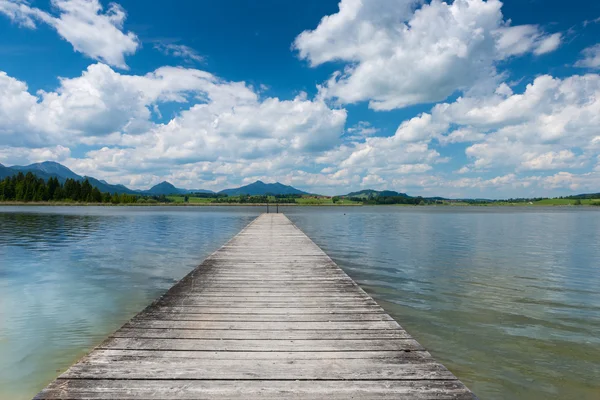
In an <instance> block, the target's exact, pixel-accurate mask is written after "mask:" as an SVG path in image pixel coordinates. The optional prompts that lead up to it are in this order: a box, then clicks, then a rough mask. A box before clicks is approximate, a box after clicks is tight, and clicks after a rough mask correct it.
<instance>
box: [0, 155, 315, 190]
mask: <svg viewBox="0 0 600 400" xmlns="http://www.w3.org/2000/svg"><path fill="white" fill-rule="evenodd" d="M19 172H22V173H24V174H26V173H27V172H31V173H33V174H35V175H36V176H37V177H38V178H42V179H44V180H48V179H49V178H57V179H58V180H59V181H60V182H61V183H64V182H65V180H67V179H75V180H77V181H83V180H85V179H87V180H88V181H89V182H90V184H91V185H92V186H95V187H97V188H98V190H100V191H101V192H103V193H104V192H109V193H119V194H121V193H127V194H139V195H151V196H160V195H168V194H189V193H215V192H213V191H212V190H206V189H181V188H177V187H175V186H174V185H173V184H171V183H169V182H166V181H165V182H161V183H159V184H157V185H154V186H153V187H151V188H150V189H148V190H135V189H130V188H128V187H127V186H124V185H112V184H110V183H108V182H106V181H105V180H99V179H96V178H94V177H91V176H82V175H78V174H76V173H75V172H73V171H71V170H70V169H69V168H67V167H65V166H64V165H62V164H59V163H57V162H54V161H44V162H41V163H35V164H30V165H23V166H22V165H14V166H12V167H6V166H4V165H2V164H0V179H4V178H5V177H7V176H13V175H16V174H18V173H19ZM218 194H223V195H228V196H239V195H242V194H244V195H246V194H247V195H251V196H256V195H265V194H271V195H286V194H298V195H303V194H308V193H307V192H303V191H302V190H298V189H296V188H294V187H292V186H287V185H283V184H281V183H279V182H277V183H264V182H262V181H256V182H254V183H251V184H249V185H245V186H241V187H238V188H232V189H225V190H221V191H220V192H218Z"/></svg>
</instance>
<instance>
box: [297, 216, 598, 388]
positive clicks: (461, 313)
mask: <svg viewBox="0 0 600 400" xmlns="http://www.w3.org/2000/svg"><path fill="white" fill-rule="evenodd" d="M286 212H287V213H288V215H289V216H290V218H291V219H292V220H293V221H294V222H295V223H296V224H297V225H298V226H299V227H300V228H301V229H303V230H304V231H305V232H306V233H307V234H308V235H309V236H311V238H313V239H314V240H315V241H316V242H317V244H319V245H321V246H322V247H323V248H324V249H325V250H326V251H327V252H328V254H330V255H331V256H332V258H334V260H335V261H337V262H338V263H339V264H340V265H341V266H342V267H343V268H344V269H345V270H346V271H347V272H348V273H349V274H350V275H351V276H352V277H353V278H355V279H356V280H357V281H358V282H359V283H360V284H361V286H363V287H364V288H365V289H366V290H367V291H368V292H369V293H370V294H372V295H373V296H374V297H375V298H377V300H378V301H379V302H380V303H382V304H383V305H384V307H385V308H386V309H387V311H388V312H390V313H392V314H393V315H394V316H395V317H396V318H397V319H398V320H399V321H400V322H401V323H402V324H403V325H404V327H405V328H406V329H408V330H409V331H410V332H411V333H412V334H413V335H414V336H415V337H416V338H417V339H418V340H419V341H421V342H422V344H423V345H425V346H426V347H427V348H428V349H430V350H431V352H432V353H433V354H434V356H436V357H438V358H439V359H440V360H441V361H442V362H444V364H446V366H448V367H449V368H450V369H451V370H452V371H453V372H455V373H456V374H457V375H458V376H459V377H460V378H461V379H463V380H464V381H465V383H467V384H468V385H469V387H471V388H472V389H473V390H474V391H475V392H476V393H477V394H478V395H479V396H480V397H481V398H482V399H504V398H519V399H548V398H556V399H562V398H578V399H597V398H600V380H599V379H598V377H599V376H600V335H598V331H599V330H598V328H599V327H600V291H599V290H598V288H599V287H600V265H599V263H598V260H599V259H600V213H598V212H597V211H596V210H589V209H583V210H564V209H535V210H531V209H515V208H506V209H503V208H491V209H478V208H464V209H462V208H461V209H454V208H452V209H450V208H434V207H431V208H414V207H361V208H344V209H342V208H336V209H328V210H323V209H310V210H307V209H300V208H296V209H293V208H288V210H286Z"/></svg>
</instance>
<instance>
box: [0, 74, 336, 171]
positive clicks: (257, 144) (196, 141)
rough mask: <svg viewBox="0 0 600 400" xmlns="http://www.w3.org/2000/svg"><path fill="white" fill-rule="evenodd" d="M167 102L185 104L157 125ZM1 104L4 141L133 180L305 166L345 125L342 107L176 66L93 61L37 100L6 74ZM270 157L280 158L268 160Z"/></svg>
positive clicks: (2, 80)
mask: <svg viewBox="0 0 600 400" xmlns="http://www.w3.org/2000/svg"><path fill="white" fill-rule="evenodd" d="M165 102H178V103H181V107H182V108H183V110H182V111H180V112H178V113H177V115H176V116H175V117H173V118H172V119H170V120H169V121H168V122H166V123H157V122H156V121H155V118H154V117H153V113H156V109H157V108H160V106H161V105H163V104H164V103H165ZM0 105H2V106H3V107H1V109H0V117H4V116H5V115H4V114H6V117H7V118H0V135H2V143H3V144H5V145H10V146H14V147H21V148H48V147H50V146H56V145H64V144H65V143H69V145H70V146H77V145H79V144H86V145H90V146H94V147H96V148H97V149H95V150H91V151H88V153H87V154H86V158H85V160H66V163H67V164H68V165H70V166H74V167H75V168H77V169H76V170H77V171H78V172H81V173H90V174H93V172H94V171H96V172H98V171H107V172H108V173H109V176H110V174H111V173H112V172H114V173H115V176H117V173H118V172H119V173H122V174H123V175H124V176H125V177H129V178H128V179H130V182H139V181H140V178H139V175H142V174H143V173H146V174H149V175H150V179H154V178H152V174H153V173H154V172H157V171H161V173H163V174H164V171H168V170H177V169H178V168H180V167H179V166H182V165H186V168H191V167H190V166H198V165H203V168H205V173H204V176H205V177H206V178H207V179H208V180H215V179H216V178H217V176H216V174H219V173H223V174H224V173H231V174H238V176H239V175H246V176H247V175H251V174H257V173H260V172H261V171H265V168H266V167H265V166H268V165H269V163H271V164H272V165H273V164H277V165H278V168H281V167H282V166H285V168H288V167H289V168H291V167H292V165H294V163H296V164H300V165H307V164H310V163H311V161H310V157H309V155H310V154H312V153H320V152H323V151H327V150H329V149H331V148H333V147H334V146H335V145H336V144H337V143H338V141H339V140H340V137H341V135H342V134H343V132H344V126H345V122H346V110H344V109H336V108H331V107H329V106H328V105H327V104H326V103H324V102H323V101H320V100H310V99H308V98H307V96H306V94H305V93H301V94H299V95H298V96H296V97H295V98H293V99H290V100H281V99H279V98H276V97H267V98H261V96H259V94H258V93H257V92H256V91H255V90H254V89H253V87H252V86H250V85H247V84H246V83H244V82H230V81H225V80H222V79H220V78H219V77H217V76H215V75H213V74H210V73H208V72H205V71H201V70H197V69H188V68H175V67H162V68H159V69H157V70H155V71H153V72H151V73H148V74H146V75H126V74H120V73H117V72H115V71H114V70H113V69H112V68H110V67H109V66H107V65H105V64H94V65H91V66H89V67H88V68H87V70H85V71H84V72H83V73H82V75H81V76H79V77H75V78H63V79H61V80H60V86H59V87H58V88H57V89H56V90H55V91H52V92H44V91H40V92H38V93H37V94H36V95H33V94H31V93H29V92H28V88H27V85H26V84H25V83H24V82H21V81H19V80H17V79H15V78H12V77H10V76H8V75H7V74H5V73H0ZM9 117H10V118H9ZM273 159H280V161H278V162H277V163H273V162H272V161H269V162H268V163H263V162H262V161H264V160H273ZM202 163H204V164H202ZM226 167H230V170H229V171H227V170H226ZM248 168H250V169H248ZM296 169H297V167H296ZM196 171H198V170H196ZM270 171H272V170H270ZM180 178H182V177H181V176H180ZM157 179H158V178H157Z"/></svg>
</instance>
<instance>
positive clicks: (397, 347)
mask: <svg viewBox="0 0 600 400" xmlns="http://www.w3.org/2000/svg"><path fill="white" fill-rule="evenodd" d="M99 348H101V349H121V350H125V349H133V350H171V351H177V350H181V351H183V350H188V351H377V350H385V351H401V350H411V351H412V350H424V349H423V347H422V346H421V345H420V344H419V343H418V342H417V341H415V340H412V339H397V340H387V339H381V340H326V339H325V340H282V339H273V340H256V339H255V340H251V339H250V340H226V339H223V340H221V339H216V340H208V339H207V340H204V339H198V340H196V339H140V338H109V339H107V340H106V341H105V342H104V343H102V344H101V345H100V346H99Z"/></svg>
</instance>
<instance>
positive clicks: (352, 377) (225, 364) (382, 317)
mask: <svg viewBox="0 0 600 400" xmlns="http://www.w3.org/2000/svg"><path fill="white" fill-rule="evenodd" d="M37 398H39V399H116V398H121V399H130V400H132V399H141V398H144V399H155V400H157V399H209V398H210V399H242V398H243V399H255V398H256V399H259V398H262V399H280V398H294V399H316V398H328V399H349V398H365V399H366V398H369V399H371V398H372V399H392V398H393V399H404V398H411V399H425V398H427V399H432V398H435V399H466V398H473V395H472V393H471V392H469V390H468V389H467V388H466V387H465V386H464V385H463V384H462V383H461V382H460V381H458V380H457V379H456V377H455V376H454V375H452V374H451V373H450V372H449V371H448V370H447V369H446V368H445V367H443V366H442V365H441V364H439V363H437V362H436V361H435V360H434V359H433V358H432V357H431V355H430V354H429V353H428V352H427V351H425V350H424V349H423V347H422V346H421V345H420V344H419V343H418V342H417V341H415V340H414V339H413V338H412V337H411V336H410V335H409V334H408V333H407V332H406V331H404V330H403V329H402V328H401V327H400V326H399V325H398V324H397V323H396V322H395V321H394V320H393V319H392V318H391V317H390V316H389V315H388V314H386V313H385V312H384V311H383V309H382V308H381V307H380V306H379V305H377V303H376V302H375V301H374V300H373V299H372V298H371V297H370V296H368V295H367V294H366V293H365V292H364V291H363V290H362V289H361V288H360V287H359V286H358V285H356V283H355V282H354V281H353V280H352V279H350V278H349V277H348V276H347V275H346V274H345V273H344V272H343V271H342V270H341V269H340V268H339V267H338V266H337V265H336V264H335V263H334V262H333V261H332V260H331V259H330V258H329V257H328V256H327V255H326V254H325V253H324V252H323V251H322V250H321V249H320V248H319V247H318V246H317V245H316V244H314V243H313V242H312V241H311V240H310V239H309V238H308V237H307V236H306V235H304V233H302V232H301V231H300V230H299V229H298V228H296V227H295V226H294V225H293V224H292V223H291V222H290V221H289V220H288V219H287V218H286V217H285V216H283V215H281V214H279V215H272V214H271V215H262V216H261V217H259V218H257V219H256V220H254V221H253V222H252V223H250V224H249V225H248V226H247V227H246V228H244V229H243V230H242V232H240V233H239V234H238V235H236V236H235V237H234V238H233V239H232V240H230V241H229V243H228V244H226V245H225V246H223V247H222V248H221V249H220V250H219V251H217V252H216V253H214V254H212V255H211V256H210V257H208V258H207V259H206V260H205V261H204V262H203V263H202V264H201V265H200V266H199V267H198V268H196V269H195V270H194V271H192V272H191V273H190V274H188V275H187V276H186V277H185V278H184V279H182V280H181V281H180V282H179V283H178V284H176V285H175V286H173V287H172V288H171V289H170V290H169V291H168V292H167V293H166V294H165V295H163V296H161V298H159V299H157V300H156V301H155V302H154V303H153V304H151V305H150V306H149V307H147V308H146V309H145V310H143V311H142V312H141V313H139V314H138V315H137V316H136V317H134V318H133V319H132V320H131V321H129V322H128V323H127V324H125V325H124V326H123V327H122V328H121V329H119V330H118V331H117V332H115V333H114V334H113V335H111V336H110V337H109V338H108V339H106V340H105V341H104V342H103V343H102V344H100V345H99V346H98V347H97V348H96V349H95V350H94V351H93V352H91V353H90V354H89V355H88V356H86V357H84V358H83V359H82V360H80V361H79V362H78V363H76V364H75V365H73V366H72V367H71V368H70V369H69V370H68V371H67V372H65V373H64V374H63V375H61V376H60V377H59V378H58V379H57V380H56V381H54V382H53V383H52V384H50V385H49V386H48V387H47V388H46V389H45V390H44V391H42V392H41V393H40V394H39V395H38V397H37Z"/></svg>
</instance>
